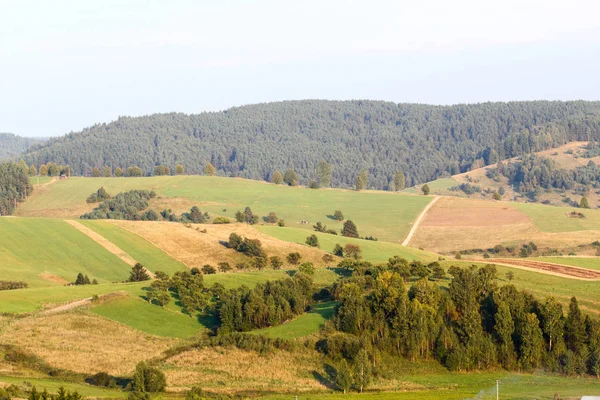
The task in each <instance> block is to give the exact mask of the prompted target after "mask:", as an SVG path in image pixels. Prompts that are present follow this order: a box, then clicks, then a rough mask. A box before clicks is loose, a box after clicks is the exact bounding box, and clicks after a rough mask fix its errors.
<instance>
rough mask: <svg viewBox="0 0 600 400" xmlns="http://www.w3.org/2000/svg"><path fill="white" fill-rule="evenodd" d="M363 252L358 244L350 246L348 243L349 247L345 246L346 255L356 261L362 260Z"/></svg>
mask: <svg viewBox="0 0 600 400" xmlns="http://www.w3.org/2000/svg"><path fill="white" fill-rule="evenodd" d="M361 253H362V250H361V249H360V246H358V245H356V244H350V243H348V244H347V245H345V246H344V255H345V256H346V257H347V258H352V259H354V260H360V259H361V258H362V254H361Z"/></svg>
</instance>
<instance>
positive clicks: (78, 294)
mask: <svg viewBox="0 0 600 400" xmlns="http://www.w3.org/2000/svg"><path fill="white" fill-rule="evenodd" d="M147 285H148V282H139V283H118V284H117V283H114V284H101V285H85V286H54V287H40V288H30V289H19V290H5V291H0V313H11V314H20V313H27V312H32V311H36V310H38V309H40V308H42V306H43V305H45V304H60V303H66V302H69V301H73V300H79V299H85V298H88V297H92V296H93V295H95V294H97V295H100V294H106V293H114V292H119V291H125V292H127V293H140V294H141V293H142V287H144V286H147Z"/></svg>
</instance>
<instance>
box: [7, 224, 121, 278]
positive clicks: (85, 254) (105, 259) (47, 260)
mask: <svg viewBox="0 0 600 400" xmlns="http://www.w3.org/2000/svg"><path fill="white" fill-rule="evenodd" d="M0 236H1V237H2V243H1V244H0V265H2V279H6V280H17V281H19V280H22V281H26V282H27V283H29V285H30V286H31V287H41V286H55V285H57V284H60V283H57V282H53V281H52V280H50V279H48V278H46V279H44V275H42V274H52V275H55V276H57V277H59V278H62V279H64V280H66V281H67V282H72V281H74V280H75V278H76V277H77V274H78V273H79V272H81V273H82V274H84V275H85V274H87V275H88V276H89V278H90V279H94V278H95V279H97V280H98V282H100V283H106V282H114V281H121V280H124V279H127V277H128V276H129V270H130V269H131V267H130V266H129V265H127V264H126V263H125V262H123V261H121V260H120V259H119V258H118V257H117V256H115V255H113V254H112V253H110V252H108V251H107V250H105V249H104V248H103V247H102V246H100V245H99V244H97V243H96V242H94V241H93V240H92V239H90V238H89V237H87V236H86V235H85V234H83V233H81V232H79V231H78V230H77V229H75V228H73V227H72V226H70V225H69V224H67V223H66V222H64V221H62V220H52V219H40V218H11V217H5V218H0Z"/></svg>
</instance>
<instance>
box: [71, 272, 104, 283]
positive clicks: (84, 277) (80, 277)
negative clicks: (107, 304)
mask: <svg viewBox="0 0 600 400" xmlns="http://www.w3.org/2000/svg"><path fill="white" fill-rule="evenodd" d="M97 284H98V281H97V280H96V279H93V280H90V278H89V277H88V276H87V275H83V274H82V273H81V272H80V273H78V274H77V278H75V282H73V283H72V285H77V286H79V285H97Z"/></svg>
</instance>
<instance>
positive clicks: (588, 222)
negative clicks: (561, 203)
mask: <svg viewBox="0 0 600 400" xmlns="http://www.w3.org/2000/svg"><path fill="white" fill-rule="evenodd" d="M510 205H511V206H512V207H514V208H516V209H517V210H520V211H522V212H523V213H525V214H527V216H529V217H530V218H531V220H532V221H533V224H534V225H535V226H536V228H538V229H539V230H541V231H543V232H574V231H589V230H596V231H600V210H591V209H581V208H570V207H551V206H545V205H542V204H524V203H510ZM571 211H575V212H581V213H583V214H584V215H585V218H569V217H567V214H568V213H570V212H571ZM594 240H597V238H596V237H590V241H589V242H590V243H591V242H593V241H594Z"/></svg>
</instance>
